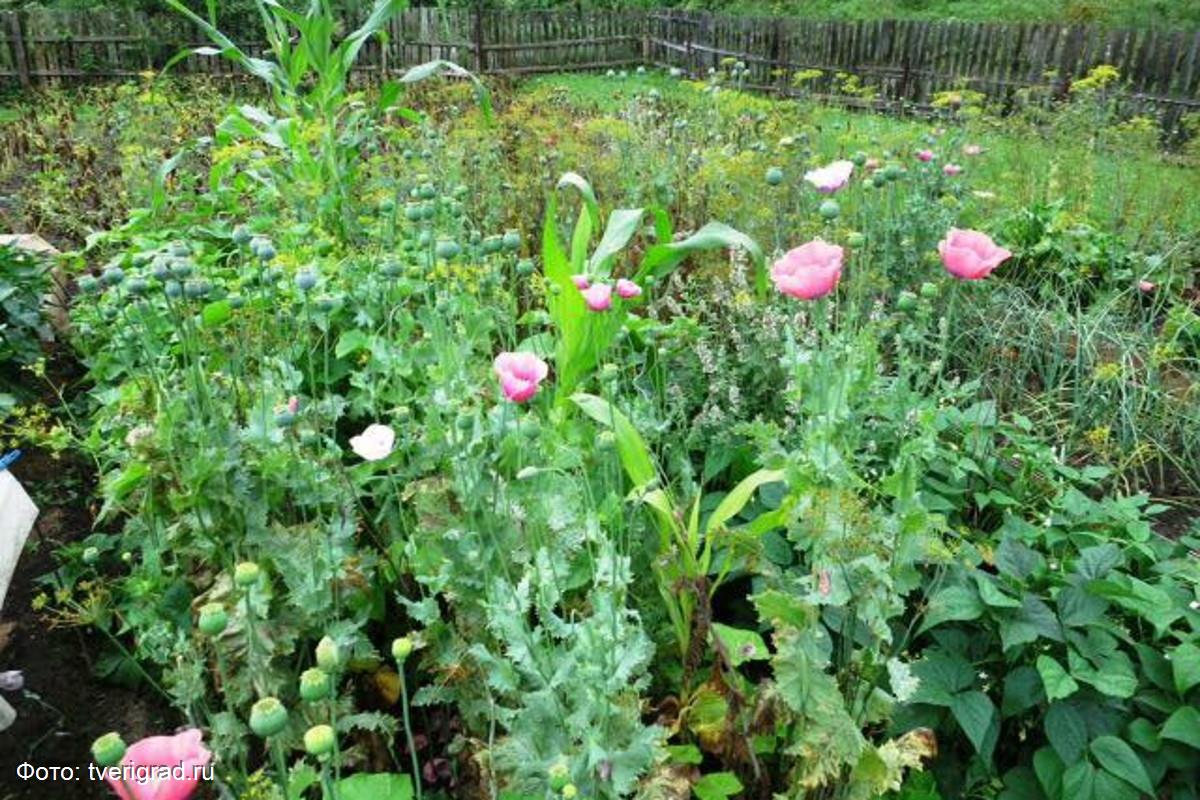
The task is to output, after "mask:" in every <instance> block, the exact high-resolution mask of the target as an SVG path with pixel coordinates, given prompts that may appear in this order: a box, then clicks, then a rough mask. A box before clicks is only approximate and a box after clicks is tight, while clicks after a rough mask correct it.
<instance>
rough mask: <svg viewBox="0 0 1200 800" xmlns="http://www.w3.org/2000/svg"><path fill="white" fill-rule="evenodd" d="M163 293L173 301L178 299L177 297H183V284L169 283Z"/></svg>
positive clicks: (164, 287) (165, 285)
mask: <svg viewBox="0 0 1200 800" xmlns="http://www.w3.org/2000/svg"><path fill="white" fill-rule="evenodd" d="M163 292H165V293H166V295H167V297H170V298H172V299H174V298H177V297H182V296H183V284H182V283H180V282H179V281H167V282H166V283H165V284H164V285H163Z"/></svg>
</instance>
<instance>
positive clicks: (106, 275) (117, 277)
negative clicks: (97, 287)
mask: <svg viewBox="0 0 1200 800" xmlns="http://www.w3.org/2000/svg"><path fill="white" fill-rule="evenodd" d="M100 280H101V281H102V282H103V283H104V284H105V285H106V286H117V285H118V284H120V283H121V282H122V281H124V280H125V270H123V269H121V268H120V267H109V268H108V269H106V270H104V272H102V273H100Z"/></svg>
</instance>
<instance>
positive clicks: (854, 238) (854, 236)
mask: <svg viewBox="0 0 1200 800" xmlns="http://www.w3.org/2000/svg"><path fill="white" fill-rule="evenodd" d="M866 243H867V237H866V236H863V235H862V234H861V233H859V232H858V231H850V234H849V235H848V236H846V244H848V245H850V246H851V247H862V246H863V245H864V244H866Z"/></svg>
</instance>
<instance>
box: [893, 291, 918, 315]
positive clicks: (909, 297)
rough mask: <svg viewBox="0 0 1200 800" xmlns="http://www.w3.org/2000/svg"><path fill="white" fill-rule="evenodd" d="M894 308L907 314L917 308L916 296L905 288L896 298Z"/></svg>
mask: <svg viewBox="0 0 1200 800" xmlns="http://www.w3.org/2000/svg"><path fill="white" fill-rule="evenodd" d="M896 308H898V309H900V310H901V311H903V312H904V313H905V314H908V313H910V312H912V311H915V310H916V308H917V296H916V295H915V294H913V293H912V292H910V291H908V290H907V289H906V290H905V291H903V292H901V293H900V296H899V297H898V298H896Z"/></svg>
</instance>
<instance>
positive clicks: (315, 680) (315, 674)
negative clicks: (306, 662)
mask: <svg viewBox="0 0 1200 800" xmlns="http://www.w3.org/2000/svg"><path fill="white" fill-rule="evenodd" d="M332 689H333V681H332V680H331V679H330V677H329V673H328V672H326V671H325V670H323V669H321V668H320V667H312V668H311V669H306V670H304V672H303V673H301V675H300V697H301V698H302V699H303V700H304V701H305V702H308V703H315V702H317V701H318V700H324V699H325V698H326V697H328V696H329V692H330V691H331V690H332Z"/></svg>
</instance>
